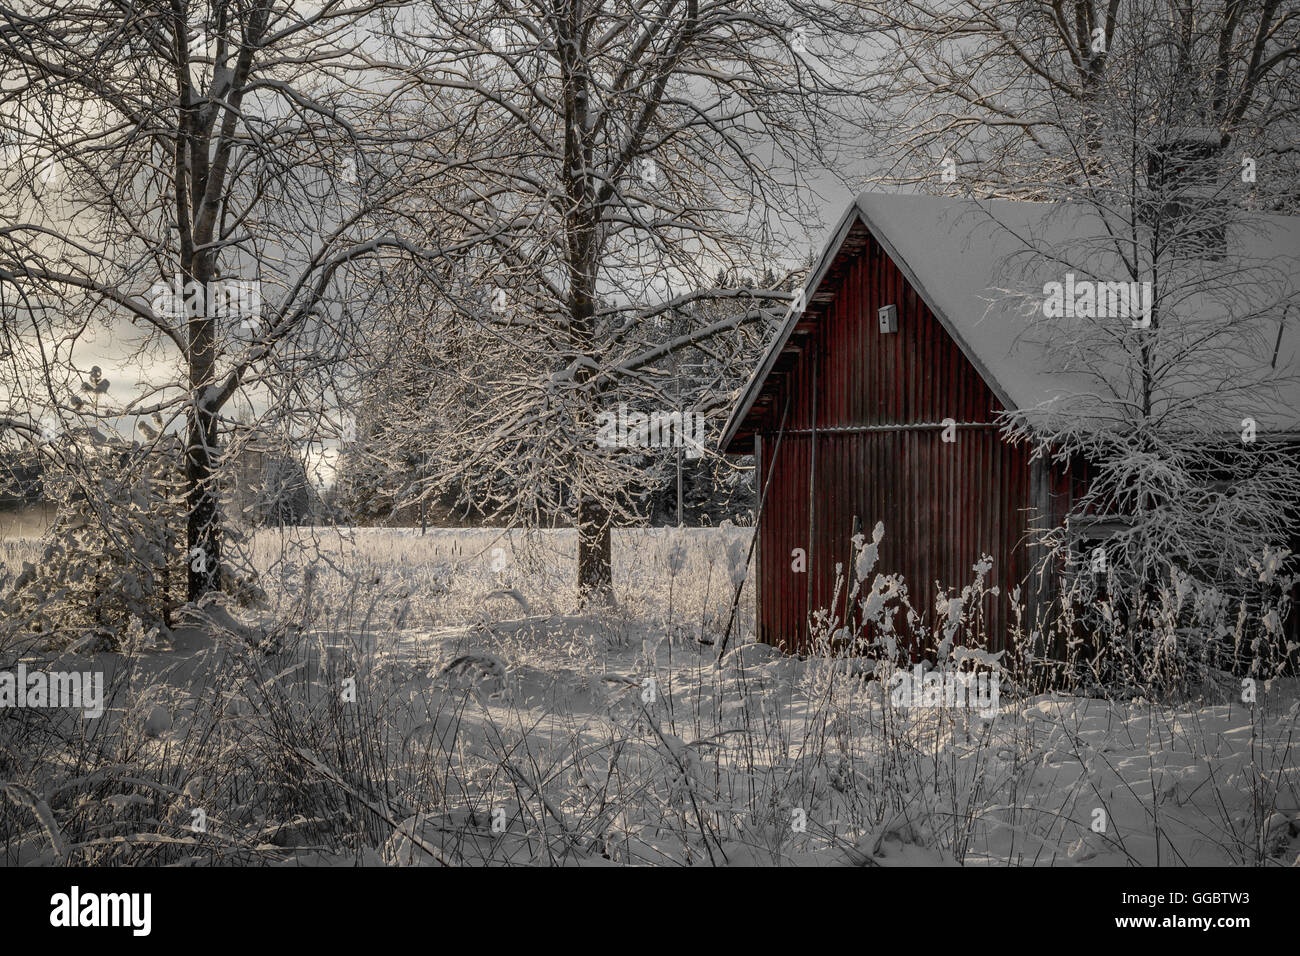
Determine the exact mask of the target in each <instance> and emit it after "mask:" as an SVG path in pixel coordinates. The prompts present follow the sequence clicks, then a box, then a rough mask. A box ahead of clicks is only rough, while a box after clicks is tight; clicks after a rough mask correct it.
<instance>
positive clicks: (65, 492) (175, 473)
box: [0, 434, 185, 649]
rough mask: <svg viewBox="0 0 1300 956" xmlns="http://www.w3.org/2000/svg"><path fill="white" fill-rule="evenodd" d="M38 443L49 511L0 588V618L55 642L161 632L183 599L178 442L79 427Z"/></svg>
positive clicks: (101, 641) (112, 641) (112, 642)
mask: <svg viewBox="0 0 1300 956" xmlns="http://www.w3.org/2000/svg"><path fill="white" fill-rule="evenodd" d="M82 437H85V438H87V439H90V438H95V439H97V440H94V441H86V442H82V441H80V440H79V439H78V438H73V437H65V438H62V439H59V440H57V441H56V442H55V443H53V444H51V445H50V446H49V448H48V449H47V451H48V452H49V454H48V459H49V460H48V462H47V465H46V470H45V493H46V495H47V496H48V497H49V499H50V500H51V501H53V502H54V504H55V508H56V517H55V520H54V523H53V525H52V526H51V528H50V530H49V531H48V532H47V533H46V535H45V537H44V539H43V542H42V544H43V549H42V552H41V555H40V558H39V560H37V561H35V562H30V561H29V562H24V563H23V567H22V571H21V572H20V573H19V574H18V576H17V578H16V580H15V581H13V583H12V584H11V585H10V586H9V587H8V588H6V589H5V592H4V593H3V596H0V618H3V619H5V620H7V621H9V622H10V626H11V627H14V628H16V629H17V630H18V631H19V632H22V633H25V634H30V635H40V636H42V637H43V638H44V639H45V641H46V642H47V643H49V644H51V645H55V646H65V645H69V644H74V643H76V644H83V645H89V646H94V647H107V648H113V649H116V648H119V647H121V646H122V645H123V644H124V643H128V642H129V639H130V638H132V637H139V636H142V635H148V634H149V633H150V632H154V631H157V632H158V633H160V634H163V635H165V634H166V633H167V630H168V626H169V623H170V614H171V610H172V608H173V607H175V606H176V605H177V604H178V603H179V602H181V601H183V600H184V593H185V591H184V586H185V582H184V575H183V571H184V567H185V564H184V546H185V524H184V517H185V505H184V500H183V498H182V497H181V477H182V476H181V473H180V455H179V448H178V446H177V445H176V443H175V442H174V441H171V440H169V439H167V438H157V437H155V440H154V441H152V442H151V443H150V444H149V445H147V446H145V445H141V444H138V443H126V442H123V441H120V440H109V439H105V438H103V437H102V436H91V435H89V434H87V435H84V436H82Z"/></svg>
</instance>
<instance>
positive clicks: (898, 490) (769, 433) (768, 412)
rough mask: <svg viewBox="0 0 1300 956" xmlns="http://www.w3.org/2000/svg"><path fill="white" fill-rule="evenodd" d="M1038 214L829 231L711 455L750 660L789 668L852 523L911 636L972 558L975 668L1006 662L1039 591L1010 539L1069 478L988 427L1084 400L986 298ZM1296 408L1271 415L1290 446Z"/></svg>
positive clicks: (1021, 317)
mask: <svg viewBox="0 0 1300 956" xmlns="http://www.w3.org/2000/svg"><path fill="white" fill-rule="evenodd" d="M1053 208H1054V207H1052V206H1050V205H1048V204H1038V203H1016V202H988V203H979V204H978V206H977V205H976V204H975V203H973V202H969V201H963V200H954V199H946V198H937V197H928V196H896V195H885V194H877V193H867V194H864V195H863V196H861V197H860V198H859V199H858V200H857V201H856V202H855V203H854V204H853V205H852V206H851V207H850V209H849V210H848V211H847V212H846V214H845V215H844V217H843V219H842V220H841V221H840V223H839V225H838V226H837V227H836V229H835V231H834V233H833V234H832V238H831V240H830V243H829V245H828V246H827V248H826V251H825V252H824V253H823V255H822V257H821V260H820V261H819V262H818V264H817V265H816V266H815V268H814V270H813V272H812V275H811V277H810V279H809V281H808V283H807V284H806V285H805V289H804V293H803V309H802V311H799V310H798V308H797V307H796V308H794V309H792V310H791V311H790V313H789V314H788V316H787V318H786V321H785V323H784V324H783V326H782V327H781V329H780V330H779V331H778V332H777V334H776V336H775V337H774V339H773V341H772V342H771V344H770V346H769V347H768V349H767V351H766V352H765V353H764V355H763V357H762V360H761V361H760V363H759V365H758V368H757V369H756V371H755V373H754V375H753V377H752V378H751V380H750V382H749V384H748V385H747V387H746V388H745V391H744V392H743V393H742V394H741V397H740V400H739V402H738V403H737V405H736V407H735V409H734V410H733V412H732V414H731V417H730V419H729V421H728V422H727V425H726V427H725V429H724V434H723V438H722V448H723V449H724V451H726V452H728V453H731V454H750V453H752V454H753V455H754V456H755V461H756V465H757V484H758V495H759V497H760V500H761V501H762V506H761V510H760V513H759V528H758V541H757V548H756V560H757V569H756V581H757V632H758V638H759V640H761V641H763V642H766V643H769V644H774V645H777V646H780V647H783V648H784V649H786V650H791V651H794V650H804V649H805V648H806V646H807V641H808V634H807V617H808V608H809V606H810V602H811V607H812V608H814V609H821V608H829V606H830V604H831V601H832V595H833V593H834V589H835V581H836V565H837V564H838V565H841V566H842V567H843V568H845V569H849V568H851V566H852V557H853V547H852V543H851V542H852V535H853V533H854V530H855V521H856V522H858V523H859V525H858V527H860V529H861V530H862V531H863V532H864V533H865V534H867V535H868V536H870V534H871V530H872V528H873V527H874V526H875V524H876V522H878V521H880V522H883V523H884V527H885V536H884V540H883V542H882V545H881V548H880V553H879V560H878V563H877V565H876V570H877V571H884V572H898V573H901V574H902V575H903V576H904V578H905V579H906V581H907V585H908V588H909V591H910V596H911V602H912V605H913V607H915V608H916V609H917V610H918V611H919V612H922V613H925V614H928V615H931V616H932V615H933V608H934V597H935V586H936V583H937V584H938V585H939V586H940V587H957V588H960V587H961V586H962V585H965V584H969V583H970V581H971V579H972V577H973V573H972V565H974V564H975V563H976V562H977V561H978V560H979V558H980V556H981V555H982V554H988V555H990V556H991V557H992V558H993V568H992V571H991V574H990V579H989V581H988V583H989V584H990V585H994V586H997V587H998V588H999V589H1000V592H1001V594H1000V596H998V597H992V596H990V597H989V598H988V599H987V602H986V605H985V608H984V613H985V615H986V618H985V620H986V621H987V623H988V633H989V635H990V643H991V645H992V649H994V650H998V649H1002V648H1003V647H1005V646H1006V645H1007V635H1008V631H1009V628H1010V627H1011V625H1012V624H1013V620H1012V615H1011V609H1010V591H1011V590H1012V589H1013V588H1016V587H1017V586H1019V587H1020V588H1021V598H1022V602H1023V603H1025V604H1027V605H1028V610H1029V612H1030V617H1029V619H1032V615H1033V614H1034V612H1035V611H1036V610H1037V609H1038V608H1039V607H1041V606H1042V604H1043V602H1045V601H1047V600H1049V599H1050V596H1051V582H1050V581H1048V582H1042V581H1040V580H1038V577H1037V576H1034V578H1033V579H1030V580H1027V577H1028V575H1029V572H1030V570H1031V567H1033V565H1034V563H1035V560H1036V557H1037V556H1036V555H1034V554H1031V553H1030V543H1029V541H1028V540H1027V534H1026V533H1027V531H1028V530H1029V529H1030V526H1031V522H1033V523H1035V524H1039V523H1046V522H1052V523H1053V524H1056V523H1059V522H1060V521H1061V520H1063V518H1064V516H1065V515H1066V513H1067V511H1068V509H1069V507H1070V505H1071V502H1072V500H1073V498H1074V497H1075V495H1076V494H1077V493H1078V492H1079V490H1080V487H1081V482H1083V481H1084V480H1085V477H1084V473H1083V471H1082V469H1079V468H1075V469H1072V470H1071V472H1070V473H1066V472H1063V471H1062V470H1061V469H1060V468H1059V467H1054V466H1045V465H1044V464H1043V463H1042V462H1041V461H1032V462H1031V461H1030V456H1029V451H1028V449H1027V448H1025V447H1024V446H1023V445H1016V446H1013V445H1010V444H1008V443H1007V442H1006V441H1005V440H1004V439H1003V437H1002V434H1001V432H1000V429H999V426H998V424H997V423H996V419H997V416H998V414H999V412H1002V411H1003V410H1005V409H1023V408H1033V407H1036V406H1039V405H1041V404H1043V403H1048V402H1052V401H1060V400H1067V401H1068V396H1069V395H1070V394H1071V392H1072V391H1073V390H1075V389H1078V388H1084V387H1087V386H1086V384H1084V383H1082V382H1081V380H1080V378H1079V377H1078V376H1072V375H1069V374H1065V373H1062V372H1056V371H1053V369H1054V367H1058V366H1057V365H1056V363H1054V361H1053V356H1052V355H1051V354H1050V353H1051V350H1050V349H1044V348H1042V347H1041V346H1039V347H1032V346H1030V345H1029V344H1027V343H1026V342H1024V341H1023V339H1024V332H1025V329H1026V327H1027V323H1028V322H1029V320H1030V317H1029V316H1028V315H1027V314H1026V312H1025V309H1024V303H1023V302H1021V303H1020V305H1019V306H1015V305H1014V304H1012V302H1011V301H1010V300H1009V299H1008V298H1007V297H1006V296H1005V295H999V294H998V293H997V291H996V290H997V289H998V288H999V287H998V282H999V278H998V277H999V275H1000V274H1001V273H1000V269H1001V266H1002V264H1004V263H1005V261H1006V259H1007V257H1008V256H1014V254H1015V252H1016V249H1015V248H1014V246H1015V242H1014V241H1011V242H1008V240H1007V237H1008V236H1014V235H1016V234H1020V235H1024V234H1026V233H1032V234H1034V235H1035V236H1036V238H1038V239H1045V238H1046V239H1050V238H1051V237H1050V233H1051V232H1052V230H1053V229H1056V228H1058V225H1054V224H1052V223H1051V222H1049V220H1050V219H1051V218H1052V217H1051V216H1050V215H1049V212H1050V211H1051V210H1052V209H1053ZM1289 222H1291V223H1292V224H1295V222H1296V221H1295V220H1290V221H1289ZM999 236H1000V237H1001V238H998V237H999ZM1298 236H1300V229H1297V230H1295V231H1294V232H1292V233H1291V234H1290V237H1289V241H1290V242H1292V243H1293V244H1294V243H1295V241H1296V239H1297V237H1298ZM1022 251H1023V250H1022ZM1279 341H1280V340H1279ZM1294 345H1295V337H1294V336H1292V339H1291V342H1290V343H1289V345H1288V349H1289V353H1288V354H1291V355H1292V359H1291V360H1292V361H1294V354H1295V348H1294ZM1297 367H1300V366H1297ZM1297 398H1300V396H1296V395H1292V396H1289V399H1288V400H1289V401H1290V402H1291V403H1292V407H1291V414H1290V415H1289V416H1287V415H1285V414H1284V415H1283V418H1284V419H1287V421H1286V427H1287V428H1289V429H1290V430H1291V431H1292V432H1293V433H1294V432H1295V431H1296V430H1297V429H1300V424H1298V423H1297V422H1296V421H1295V420H1294V419H1296V416H1297V412H1296V409H1297V408H1298V407H1300V401H1298V400H1297ZM945 420H948V421H947V423H946V424H945ZM1275 424H1276V423H1274V422H1270V427H1272V426H1273V425H1275ZM945 437H946V438H948V439H949V440H947V441H945ZM769 476H770V477H769ZM765 484H766V485H767V487H766V490H764V485H765ZM796 549H803V550H804V552H805V557H806V567H807V570H806V572H803V573H800V572H799V571H797V570H795V568H796V566H797V562H798V561H799V557H800V556H799V555H798V553H797V550H796ZM839 600H840V602H841V606H840V607H839V608H837V613H838V616H839V617H840V618H841V619H843V617H844V608H843V606H842V604H843V601H844V596H843V595H842V594H841V596H840V599H839Z"/></svg>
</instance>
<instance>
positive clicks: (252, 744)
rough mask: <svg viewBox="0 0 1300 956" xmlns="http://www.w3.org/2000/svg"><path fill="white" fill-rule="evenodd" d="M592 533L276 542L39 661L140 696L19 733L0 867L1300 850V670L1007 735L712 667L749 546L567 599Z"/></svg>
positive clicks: (646, 554) (935, 859) (828, 665)
mask: <svg viewBox="0 0 1300 956" xmlns="http://www.w3.org/2000/svg"><path fill="white" fill-rule="evenodd" d="M573 544H574V542H573V535H572V532H567V533H566V532H553V533H549V534H546V535H542V536H540V537H536V538H534V539H533V540H531V541H530V540H528V537H527V536H525V535H523V534H512V535H505V536H503V535H502V534H501V533H500V532H498V531H489V530H474V531H443V530H439V531H432V530H431V531H429V532H428V533H427V534H425V535H421V534H419V532H418V531H416V532H411V531H384V530H357V531H355V532H350V533H348V534H346V535H344V536H340V535H339V534H337V533H336V532H334V531H325V530H321V531H311V530H308V531H302V530H297V531H294V532H293V533H291V534H285V535H282V534H280V533H278V532H275V533H262V534H260V535H259V536H258V537H257V539H256V541H255V548H254V552H255V558H256V560H257V562H258V563H259V565H260V566H261V567H262V568H263V569H264V571H265V573H264V576H263V584H264V586H265V587H267V590H268V592H269V596H270V600H269V604H268V606H267V607H265V608H262V609H260V610H258V611H253V610H251V609H247V608H239V607H236V606H233V605H229V604H228V603H226V602H216V603H209V604H208V605H207V606H206V607H204V608H203V609H202V610H201V612H200V613H197V614H196V615H195V616H194V617H193V622H192V624H191V625H190V626H187V627H184V628H181V629H179V630H178V631H177V632H176V633H175V635H174V636H173V639H172V641H171V642H170V644H169V646H167V647H161V648H143V649H139V650H138V651H137V652H135V653H133V654H131V655H129V656H123V655H106V654H99V655H96V656H94V657H93V658H75V659H74V658H71V657H69V656H66V655H65V657H64V658H62V659H58V660H55V661H50V662H47V663H46V665H45V666H47V667H49V668H52V669H54V668H57V669H73V668H76V669H81V670H85V669H92V668H93V669H102V670H105V671H106V672H107V673H108V676H109V682H110V684H112V685H113V686H114V688H115V691H116V694H115V697H114V699H113V701H112V702H111V704H110V709H109V711H108V713H107V714H106V716H105V717H104V718H103V719H102V720H101V721H89V722H81V721H78V720H74V719H72V718H71V717H69V718H68V720H66V721H64V724H63V735H62V736H61V737H59V739H58V742H57V745H56V744H54V743H51V741H50V739H49V738H48V737H46V738H41V737H38V736H32V735H30V733H29V736H28V737H27V738H22V737H17V738H12V739H11V741H10V742H9V743H8V744H7V746H8V747H9V751H8V755H9V756H8V758H7V759H8V760H9V761H10V763H12V764H13V766H12V768H10V769H9V770H8V771H7V774H6V775H7V776H8V777H9V779H13V780H14V781H15V782H18V783H20V784H22V785H23V786H25V787H26V788H27V789H28V791H30V793H31V795H32V797H33V802H32V806H33V807H35V808H36V809H33V810H31V811H26V810H24V811H23V812H22V814H21V815H14V814H11V815H10V818H9V820H10V822H9V824H8V825H7V826H6V828H5V831H4V833H5V841H6V842H5V843H4V844H2V845H0V859H4V860H5V861H6V862H9V863H15V862H23V863H35V862H46V863H52V862H55V861H56V860H58V859H60V858H61V857H67V858H70V859H72V860H73V862H157V861H164V860H165V861H169V862H196V863H202V862H212V861H220V862H250V863H251V862H257V863H273V864H281V865H309V864H316V863H345V864H352V863H362V864H378V863H381V862H385V863H390V864H392V863H398V864H435V865H436V864H440V863H447V864H478V863H496V864H509V863H513V864H521V863H533V864H556V865H560V864H563V865H607V864H611V863H639V864H652V865H683V864H691V865H708V864H719V865H723V864H730V865H813V866H821V865H843V864H850V865H882V866H891V865H951V864H957V863H962V864H966V865H1006V864H1008V863H1011V864H1036V865H1157V864H1163V865H1214V864H1245V863H1256V862H1263V863H1266V864H1269V865H1294V864H1295V862H1296V858H1297V852H1298V851H1300V839H1298V838H1297V833H1298V832H1300V771H1298V769H1297V762H1298V758H1297V754H1296V751H1295V749H1294V744H1293V741H1292V737H1293V734H1294V731H1295V728H1296V717H1297V703H1296V701H1297V700H1298V699H1300V694H1298V693H1297V690H1298V689H1297V686H1296V683H1295V681H1292V680H1278V681H1274V682H1272V683H1271V684H1269V685H1267V686H1262V687H1261V688H1260V695H1259V701H1258V703H1256V704H1255V705H1254V706H1249V705H1244V704H1242V703H1240V702H1239V701H1234V700H1232V699H1231V697H1230V696H1228V695H1222V694H1213V695H1212V694H1209V692H1207V696H1206V699H1204V700H1197V701H1190V702H1187V703H1185V704H1180V705H1168V704H1153V703H1149V702H1144V701H1123V702H1114V701H1106V700H1098V699H1081V698H1071V697H1068V696H1063V695H1060V696H1034V697H1028V698H1025V699H1016V698H1015V697H1014V695H1013V694H1011V693H1009V692H1008V690H1007V689H1005V688H1004V690H1003V694H1002V698H1001V702H1000V703H1001V707H1000V710H999V711H998V713H997V714H996V716H993V717H992V718H991V719H984V718H982V717H981V716H980V715H979V714H978V713H977V712H973V711H967V710H958V709H955V708H911V709H906V708H898V707H896V706H894V705H893V704H892V703H891V702H890V701H889V699H888V697H889V695H888V694H887V693H885V692H884V691H883V690H882V686H881V684H880V682H879V681H876V680H868V679H866V678H865V677H864V676H862V673H861V671H862V669H861V668H854V667H852V666H850V664H851V662H846V661H833V660H825V659H815V658H814V659H799V658H795V657H787V656H785V655H782V654H780V653H778V652H776V651H775V650H773V649H771V648H768V647H765V646H762V645H756V644H752V643H748V641H749V637H748V636H747V635H746V634H745V633H744V631H745V628H744V627H742V628H741V629H740V631H741V633H740V634H739V636H738V638H737V641H738V645H737V646H735V647H733V648H732V649H730V650H729V651H728V652H727V654H726V655H725V656H723V657H722V658H721V660H720V661H719V659H718V643H717V642H718V641H719V639H720V636H721V632H722V631H723V629H724V628H725V625H726V621H727V617H728V611H729V605H730V599H731V594H732V588H733V584H732V582H733V581H734V580H736V576H737V575H739V574H740V573H741V572H742V569H743V563H744V551H745V547H746V546H747V544H748V532H747V531H745V530H744V529H720V530H705V529H699V530H684V531H676V530H673V531H663V530H658V531H628V532H621V533H619V534H617V535H616V538H615V545H616V548H615V559H616V587H617V590H618V595H619V603H618V606H617V607H616V608H614V609H612V610H610V611H608V612H604V613H601V614H583V613H578V612H576V611H575V609H574V607H573V606H572V599H571V597H570V590H571V582H572V580H573V577H574V574H573V559H572V552H573ZM674 546H678V550H677V551H676V553H674ZM318 549H319V551H318ZM683 549H684V550H683ZM679 564H680V569H679V570H677V571H676V572H675V573H674V568H676V567H677V566H678V565H679ZM751 614H752V610H750V609H749V606H748V605H745V606H743V607H742V612H741V614H740V620H741V621H742V622H745V621H748V619H749V615H751ZM707 642H712V643H707ZM254 645H259V646H258V647H256V648H254ZM855 671H857V673H854V672H855ZM15 740H16V741H17V743H15V742H14V741H15ZM41 807H44V808H46V809H47V810H48V813H47V814H44V815H45V816H46V818H47V820H50V819H52V823H53V828H54V829H55V830H56V832H55V834H54V835H53V836H51V833H50V829H51V827H50V826H49V825H47V824H43V823H42V822H41V817H42V815H43V814H42V812H37V811H38V810H39V809H40V808H41ZM196 810H201V811H202V812H203V817H204V820H205V826H206V829H205V830H204V831H202V832H199V831H195V830H194V828H193V825H194V824H193V821H194V819H195V816H194V813H195V811H196Z"/></svg>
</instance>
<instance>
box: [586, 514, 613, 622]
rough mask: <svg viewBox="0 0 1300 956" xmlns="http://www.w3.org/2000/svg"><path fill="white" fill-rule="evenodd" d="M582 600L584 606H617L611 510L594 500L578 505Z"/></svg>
mask: <svg viewBox="0 0 1300 956" xmlns="http://www.w3.org/2000/svg"><path fill="white" fill-rule="evenodd" d="M578 599H579V601H580V602H581V604H582V606H583V607H608V606H610V605H612V604H613V603H614V574H613V547H612V541H611V535H610V521H609V511H608V509H606V508H605V507H604V506H603V505H601V504H600V503H599V502H596V501H592V500H583V501H582V502H581V503H580V504H579V505H578Z"/></svg>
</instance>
